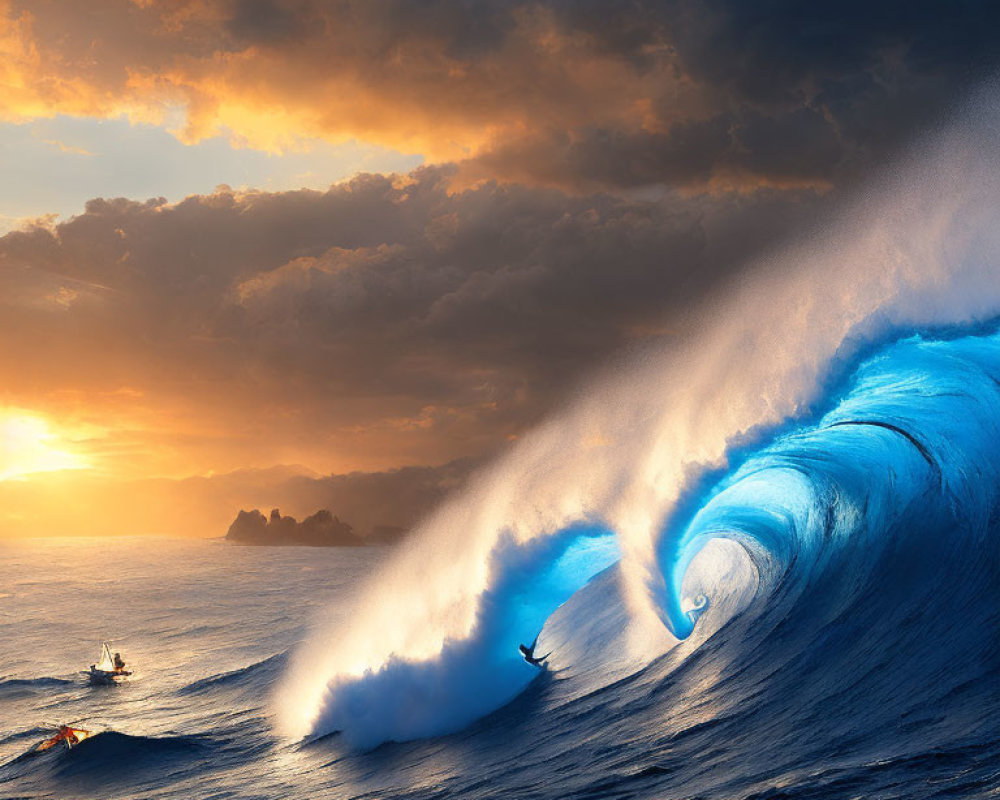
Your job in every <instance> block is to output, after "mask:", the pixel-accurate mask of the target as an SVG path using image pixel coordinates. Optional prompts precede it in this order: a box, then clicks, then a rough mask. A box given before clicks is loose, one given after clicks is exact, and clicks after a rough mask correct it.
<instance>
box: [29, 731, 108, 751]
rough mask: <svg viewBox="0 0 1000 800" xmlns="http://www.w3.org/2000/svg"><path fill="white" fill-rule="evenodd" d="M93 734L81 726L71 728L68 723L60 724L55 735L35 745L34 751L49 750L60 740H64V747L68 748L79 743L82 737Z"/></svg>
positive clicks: (85, 737)
mask: <svg viewBox="0 0 1000 800" xmlns="http://www.w3.org/2000/svg"><path fill="white" fill-rule="evenodd" d="M93 735H94V734H93V733H91V732H90V731H88V730H84V729H83V728H71V727H69V725H60V726H59V731H58V732H57V733H56V735H55V736H53V737H52V738H51V739H46V740H45V741H44V742H39V743H38V744H37V745H35V752H36V753H41V752H42V751H43V750H49V749H51V748H53V747H55V746H56V745H57V744H59V743H60V742H65V743H66V747H67V748H70V747H73V746H75V745H78V744H80V742H82V741H83V740H84V739H89V738H90V737H91V736H93Z"/></svg>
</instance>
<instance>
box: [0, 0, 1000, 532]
mask: <svg viewBox="0 0 1000 800" xmlns="http://www.w3.org/2000/svg"><path fill="white" fill-rule="evenodd" d="M998 16H1000V11H998V10H997V8H996V7H995V6H992V5H989V4H976V3H919V2H917V3H915V2H906V3H904V2H884V3H876V4H870V3H860V2H839V3H836V4H832V3H792V2H784V1H782V0H770V1H769V2H760V3H746V2H741V1H739V0H728V2H727V1H725V0H712V2H702V3H699V2H693V1H685V0H677V1H676V2H673V1H672V2H644V1H643V0H635V1H634V2H607V1H605V2H596V1H594V0H579V2H563V1H562V0H541V1H540V2H516V1H515V2H511V1H509V0H504V1H503V2H500V1H496V2H494V1H493V0H480V1H478V2H474V1H473V0H455V1H454V2H438V0H426V1H424V2H412V1H411V2H407V1H404V0H356V1H354V0H342V1H338V0H326V1H324V0H93V2H86V3H84V2H77V0H34V1H33V2H17V1H15V0H0V305H2V314H0V336H2V342H3V345H2V348H0V537H3V536H11V535H20V534H54V533H143V532H161V533H188V534H196V535H220V534H221V533H224V532H225V530H224V523H225V521H226V520H227V519H229V518H231V517H232V516H233V515H234V514H235V511H236V510H237V507H238V506H239V505H240V504H244V503H245V504H259V505H269V504H272V503H273V504H276V503H278V502H282V503H291V508H292V510H293V511H295V512H296V513H300V514H301V513H310V512H311V511H313V510H315V509H316V507H318V506H319V505H320V504H321V503H323V502H325V501H324V497H325V495H323V491H322V487H323V486H328V485H329V481H328V482H327V483H323V481H324V480H325V478H324V476H329V475H331V474H342V473H352V472H358V471H361V472H385V471H388V470H394V469H397V468H400V467H404V466H411V467H425V466H426V467H433V468H435V469H437V468H441V465H446V464H454V463H460V464H469V465H471V464H473V463H476V462H478V461H479V460H481V459H483V458H486V457H488V456H489V455H490V454H493V453H496V452H498V450H500V449H501V448H503V447H504V446H505V445H506V444H507V443H508V442H510V441H512V440H514V439H515V438H516V437H517V436H519V435H520V434H521V433H523V432H524V431H525V430H526V429H527V428H528V427H529V426H531V425H532V424H534V423H536V422H537V421H538V420H539V419H541V418H542V417H543V416H544V415H545V414H546V413H549V412H550V411H551V410H552V409H553V408H556V407H558V405H559V404H560V403H563V402H565V401H566V400H567V399H568V398H570V397H571V396H572V394H573V392H574V390H575V387H577V386H578V385H579V383H580V381H582V380H584V379H585V378H586V376H587V375H589V374H592V373H593V372H594V371H595V370H599V369H601V368H602V367H604V366H606V365H607V364H609V363H612V362H613V361H614V360H616V359H620V358H622V357H623V355H622V354H631V353H635V352H640V351H641V350H642V348H643V347H645V346H648V345H650V344H652V343H655V342H657V341H662V340H663V339H665V338H669V337H671V336H674V335H676V334H677V333H678V331H680V330H682V329H683V327H684V325H685V311H686V310H687V309H690V308H691V307H692V306H693V304H695V303H697V302H699V301H701V300H702V299H704V298H706V297H708V296H710V293H711V291H712V289H713V287H715V286H717V285H718V284H719V283H720V282H723V281H727V280H730V279H733V278H734V277H735V278H738V276H739V271H740V269H741V267H742V266H743V265H744V264H746V263H747V261H748V260H749V259H751V258H753V257H754V256H757V255H759V254H761V253H764V252H766V251H767V250H768V249H769V248H771V247H774V246H775V245H776V244H778V243H779V242H781V241H784V240H786V239H787V238H788V237H789V236H792V235H794V234H795V232H797V231H800V230H804V229H807V228H808V227H809V226H811V225H816V224H818V223H819V222H820V221H821V220H822V219H823V217H824V215H825V214H827V213H829V211H830V210H831V209H833V208H834V207H835V206H836V205H837V203H839V202H840V201H841V199H842V198H843V197H846V196H849V195H850V193H851V192H853V191H856V188H857V187H858V186H859V185H861V184H862V182H863V180H864V178H865V177H867V176H869V175H871V174H872V173H873V172H874V171H878V170H881V169H886V168H887V167H888V168H891V164H892V156H893V154H894V153H896V152H897V151H898V150H899V149H900V148H901V147H904V146H905V145H907V144H908V143H910V142H912V141H914V140H915V139H918V138H919V136H920V135H921V132H922V131H924V130H925V129H926V128H927V126H929V125H931V124H933V123H934V122H936V121H938V120H939V119H941V118H942V117H944V116H946V115H948V114H949V113H950V111H951V110H952V109H953V108H954V106H955V105H956V104H957V103H960V102H961V101H962V100H963V97H964V95H965V93H966V92H967V91H968V90H970V89H972V88H974V87H975V86H976V85H977V84H978V83H979V82H981V81H982V80H984V79H986V78H989V77H991V76H992V71H993V68H994V62H995V60H996V58H997V54H998V53H1000V49H998V48H997V47H996V45H995V43H994V41H993V39H994V36H995V33H994V31H995V23H996V22H997V17H998ZM862 22H863V24H861V23H862ZM442 469H445V472H442V473H440V475H441V476H442V477H441V478H440V481H441V482H440V484H438V483H434V480H437V479H433V480H432V479H430V478H428V477H427V475H428V474H429V473H425V472H420V473H419V474H420V475H421V476H422V477H421V478H420V480H422V481H430V483H428V484H427V485H431V484H433V487H434V488H433V491H432V492H431V493H432V494H434V493H435V492H438V491H439V490H440V491H444V490H445V489H446V488H447V486H448V485H452V483H454V481H456V480H458V478H457V477H456V475H458V474H461V473H462V469H467V467H463V468H462V469H458V470H457V472H456V468H455V467H454V466H451V467H448V468H442ZM231 473H234V474H232V475H231ZM407 474H411V473H407ZM413 474H417V473H413ZM435 474H438V473H435ZM227 476H228V477H227ZM292 479H295V480H298V481H299V483H297V484H296V486H297V487H298V488H297V489H296V490H295V491H292V490H291V489H289V488H288V487H289V485H290V484H289V480H292ZM191 480H203V481H208V483H207V484H204V485H202V484H199V485H200V486H203V488H202V489H199V490H198V492H194V493H192V491H191V490H190V487H191V486H192V484H191V483H185V482H186V481H188V482H189V481H191ZM221 480H225V481H228V483H225V484H223V483H220V482H219V481H221ZM212 481H216V483H212ZM308 481H312V482H313V483H312V484H309V485H308V487H312V488H309V491H306V488H308V487H307V483H305V482H308ZM212 487H214V488H212ZM224 487H228V488H224ZM304 487H305V488H304ZM195 495H196V497H195ZM182 496H184V497H187V498H188V499H187V500H186V501H183V502H182V501H181V500H179V498H181V497H182ZM435 496H437V495H436V494H435ZM192 498H194V499H192ZM185 502H186V503H187V505H185ZM334 510H336V509H334ZM358 513H359V514H360V513H361V512H358ZM405 516H406V513H404V512H402V511H400V512H399V515H397V517H395V518H393V519H392V520H385V521H386V522H393V523H400V524H409V523H410V522H412V520H407V519H403V517H405ZM349 521H350V520H349ZM376 521H377V520H376ZM220 525H221V526H222V529H221V530H220V529H219V526H220Z"/></svg>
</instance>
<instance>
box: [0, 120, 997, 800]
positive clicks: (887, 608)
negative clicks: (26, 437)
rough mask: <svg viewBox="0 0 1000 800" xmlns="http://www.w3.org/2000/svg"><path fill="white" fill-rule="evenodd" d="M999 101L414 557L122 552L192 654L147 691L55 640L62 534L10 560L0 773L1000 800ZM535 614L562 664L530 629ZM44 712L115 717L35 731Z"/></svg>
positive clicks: (91, 783) (470, 497) (768, 272)
mask: <svg viewBox="0 0 1000 800" xmlns="http://www.w3.org/2000/svg"><path fill="white" fill-rule="evenodd" d="M998 117H1000V115H998V114H997V113H996V109H995V108H994V107H993V106H992V105H990V104H988V103H986V102H980V103H979V105H978V108H977V110H976V112H975V113H974V114H970V115H969V116H968V118H967V119H965V120H964V121H963V122H962V124H961V125H958V126H956V127H955V128H953V129H952V130H951V131H950V132H948V133H946V134H944V135H942V136H940V137H939V138H937V139H936V140H935V141H934V142H931V143H926V144H924V145H923V146H921V147H919V148H917V150H916V151H915V152H914V153H912V154H911V156H910V158H909V160H908V161H907V162H906V163H904V164H902V165H897V167H896V168H895V169H893V170H890V171H887V173H886V175H885V176H883V178H882V180H881V182H880V184H879V186H878V187H877V188H876V189H872V190H871V191H870V192H869V194H867V195H866V196H865V197H864V198H862V199H860V200H859V201H858V203H857V204H855V205H854V206H853V207H852V208H850V209H848V210H847V211H845V212H844V213H843V214H842V215H841V217H840V218H838V220H836V221H833V222H831V224H830V226H829V228H828V229H827V230H825V231H822V232H819V233H815V234H813V235H811V236H809V237H804V238H803V239H802V241H801V242H799V243H798V244H796V245H793V246H791V247H789V248H788V249H787V250H786V251H784V252H783V253H781V254H779V255H777V256H775V257H774V258H772V259H769V260H767V261H765V262H762V263H760V264H758V265H756V266H755V267H754V268H753V269H752V270H751V271H750V272H749V273H746V274H744V277H743V278H742V279H741V281H740V283H739V284H738V285H733V286H730V287H727V288H725V289H724V290H723V291H721V292H720V294H719V295H718V296H717V297H716V298H715V299H714V300H713V301H712V302H711V303H710V304H708V305H706V306H705V307H703V308H701V309H699V310H698V312H697V314H695V315H693V316H692V318H691V319H690V320H688V322H687V327H686V331H687V332H686V333H685V334H684V335H683V336H681V337H678V340H677V341H676V342H675V343H674V345H673V346H672V347H671V348H669V350H667V351H666V352H662V353H656V354H646V355H645V356H644V357H643V358H642V359H641V361H639V362H638V363H635V364H632V365H631V366H629V367H628V368H623V369H622V370H620V371H618V372H616V373H613V374H607V375H605V376H603V378H602V379H601V380H600V381H598V382H596V383H595V384H594V385H593V386H592V387H591V388H590V389H589V390H588V391H586V392H584V393H582V394H581V396H580V397H579V399H578V400H577V402H576V403H575V404H574V405H573V406H572V407H571V408H569V409H567V410H566V411H565V412H564V413H562V414H560V415H558V416H556V417H554V418H553V419H551V420H550V421H549V422H548V423H546V424H545V425H543V426H541V427H540V428H539V429H537V430H536V431H534V432H533V433H532V434H530V435H528V436H526V437H524V439H522V440H521V441H520V442H519V443H518V444H517V445H516V446H515V447H514V448H513V449H512V450H511V451H510V452H509V453H508V454H506V455H505V456H504V457H503V458H502V459H500V460H499V461H498V462H496V463H495V464H493V465H492V466H490V467H489V468H487V469H485V470H483V471H482V472H481V474H479V475H478V476H477V478H476V480H475V481H474V482H473V485H472V487H471V488H470V489H469V490H468V491H467V492H466V493H465V494H463V495H462V496H460V497H456V498H454V499H453V500H452V501H450V502H449V503H448V504H447V505H445V506H444V507H442V508H441V509H439V510H438V512H437V513H436V514H434V515H432V516H431V517H430V518H429V519H428V520H426V521H425V523H424V524H423V525H422V526H421V529H420V530H419V531H417V532H416V533H415V534H414V535H413V536H412V537H411V538H410V539H409V540H408V541H407V542H406V543H405V544H404V545H403V546H402V547H401V548H400V549H398V550H395V551H390V552H383V553H381V554H380V555H379V554H375V553H373V552H367V553H358V552H356V551H350V552H347V551H327V552H324V553H323V554H322V555H321V556H319V557H317V556H316V555H315V553H313V552H306V553H304V552H302V551H299V550H296V551H293V552H287V551H284V552H281V553H280V554H279V555H276V556H275V557H274V559H271V560H270V561H268V563H267V564H266V565H263V564H261V563H260V562H261V561H262V560H265V559H266V558H267V557H266V556H263V555H262V551H259V550H255V551H249V554H248V551H246V550H243V551H237V552H239V557H238V558H235V559H234V558H233V553H234V549H233V548H226V547H225V546H224V545H222V544H220V543H183V544H182V543H162V544H161V546H160V554H159V555H157V554H155V553H154V552H153V551H152V549H151V547H150V545H149V544H148V543H144V542H141V541H137V540H128V542H126V543H119V544H107V545H105V546H104V549H103V550H102V554H101V558H104V559H106V560H107V559H111V560H112V561H114V564H115V566H114V570H115V571H114V576H115V577H114V582H112V583H111V584H109V587H108V588H107V589H106V591H108V592H110V591H112V589H113V590H114V591H119V590H120V589H121V586H122V585H123V582H124V585H125V586H126V587H127V588H128V591H129V597H130V601H131V603H132V605H133V606H134V610H131V609H130V611H129V615H130V616H129V617H128V619H124V620H122V626H123V628H125V629H126V630H125V633H126V635H127V637H128V639H129V641H130V643H134V647H133V650H134V651H135V652H134V654H133V658H134V659H135V660H136V661H137V663H140V664H142V663H145V664H150V665H152V664H161V663H164V664H166V665H167V666H166V667H164V668H163V669H162V670H160V669H159V667H158V671H154V670H149V671H148V673H147V674H146V675H144V676H143V675H137V680H136V681H135V682H134V683H133V684H132V685H131V686H128V687H122V688H121V689H120V690H118V689H115V690H112V691H110V692H108V691H105V692H101V693H99V694H98V693H95V692H94V691H93V690H92V689H89V688H87V687H85V686H83V685H81V683H80V681H79V679H78V678H76V677H74V675H72V674H67V673H66V671H65V670H66V667H65V664H66V663H68V662H67V659H69V658H70V655H71V654H70V653H69V652H65V653H61V654H60V653H57V654H55V655H52V654H50V653H49V650H50V644H51V643H52V642H66V641H70V642H73V641H81V642H82V641H83V640H85V639H86V640H87V641H89V642H94V641H100V638H101V633H100V631H98V630H97V628H98V627H99V626H97V624H96V623H95V621H94V619H93V618H88V617H87V616H86V615H83V614H73V615H69V616H67V615H65V614H63V613H62V612H63V611H64V606H63V605H62V603H61V600H62V599H64V595H65V594H66V592H68V591H69V590H68V589H66V588H65V587H61V588H59V589H58V590H57V589H55V588H52V589H51V590H46V589H44V587H45V586H47V585H48V584H47V583H46V581H48V582H50V583H51V582H56V583H57V584H58V583H59V582H60V581H62V580H63V578H60V577H58V576H59V575H61V574H62V573H58V572H54V571H53V570H54V569H55V566H54V565H53V561H52V559H53V548H54V547H55V545H53V544H52V543H51V542H49V543H43V542H36V543H22V544H19V545H17V546H16V547H15V546H13V545H12V546H9V547H8V548H7V549H5V550H3V551H0V560H2V564H0V566H2V572H0V574H2V575H3V576H4V577H3V578H2V584H0V593H2V594H3V595H5V596H4V598H3V600H2V601H0V602H3V603H4V604H5V606H4V607H3V611H4V616H3V618H2V620H0V629H2V630H3V633H4V641H5V643H7V647H6V648H5V652H4V653H3V654H2V655H0V674H2V675H5V676H8V677H7V678H6V679H4V680H3V681H0V728H2V731H0V733H2V736H3V737H4V738H3V740H2V741H0V756H2V757H3V759H4V761H5V764H4V766H2V767H0V787H2V790H3V793H4V794H12V795H15V794H16V795H23V796H57V797H61V796H74V797H76V796H94V797H97V796H100V797H109V796H121V797H137V796H149V797H192V796H199V797H246V798H250V797H261V798H276V797H322V796H328V797H338V798H347V797H369V798H444V797H469V798H479V797H482V798H494V797H495V798H501V797H503V798H510V797H516V798H585V797H586V798H612V797H620V798H626V797H629V798H632V797H634V798H640V797H656V798H694V797H698V798H760V799H761V800H762V799H763V798H779V797H780V798H840V797H844V798H852V797H880V798H897V797H898V798H907V799H908V800H912V799H915V798H931V797H942V798H943V797H962V798H976V797H983V798H986V797H995V796H996V795H997V793H998V791H1000V637H998V636H997V630H998V623H1000V530H998V527H1000V323H998V321H997V319H998V315H1000V146H998V142H997V141H996V134H995V132H996V130H998V129H1000V124H998V123H1000V119H998ZM747 275H749V277H747ZM64 544H65V546H66V547H70V548H72V547H76V548H77V549H78V551H79V552H77V553H76V555H75V556H73V558H71V559H70V558H67V561H66V563H65V564H64V565H63V567H64V570H63V572H66V571H68V572H69V574H71V575H73V574H76V573H75V572H74V570H77V571H79V572H80V576H79V580H80V581H81V586H82V585H83V583H82V582H83V581H84V579H85V577H84V570H85V569H86V567H87V565H86V560H87V556H86V551H85V550H84V549H83V545H80V544H76V545H73V544H69V543H64ZM189 551H190V552H189ZM59 552H66V551H59ZM164 553H165V554H166V555H163V554H164ZM251 556H252V557H251ZM189 559H190V560H189ZM191 564H200V565H201V566H200V567H198V568H196V569H194V570H192V568H191V566H190V565H191ZM109 577H110V576H109ZM177 586H182V587H184V590H183V591H180V590H178V589H177V588H176V587H177ZM40 587H42V588H40ZM166 587H171V588H169V589H168V588H166ZM99 591H100V590H99ZM164 593H168V596H167V597H166V598H165V597H164ZM94 602H96V600H95V601H94ZM539 631H540V632H541V634H540V638H539V648H540V652H543V653H547V652H549V651H552V653H553V655H552V656H551V658H550V659H549V661H548V662H547V663H548V669H546V670H538V669H536V668H535V667H533V666H531V665H529V664H526V663H525V662H524V661H523V660H521V658H520V654H519V653H518V650H517V646H518V644H519V643H522V642H524V643H529V642H531V640H532V639H533V638H534V637H535V636H536V634H538V633H539ZM67 646H68V645H67ZM39 652H41V653H43V654H44V655H43V657H41V658H40V659H36V658H35V655H34V654H37V653H39ZM26 653H31V654H32V657H31V658H25V657H24V655H25V654H26ZM57 656H58V657H59V659H61V660H58V659H57ZM192 663H193V664H194V665H195V666H194V667H192ZM192 670H193V672H194V673H195V674H193V675H192ZM52 717H58V719H57V720H56V721H59V722H61V721H66V720H68V719H76V718H78V717H87V718H89V719H91V720H92V721H93V723H94V724H96V725H99V726H101V728H102V730H105V731H106V732H105V733H101V734H100V735H98V736H95V737H93V738H91V739H88V740H86V741H84V742H82V743H81V744H80V745H79V746H77V747H76V748H74V749H73V750H71V751H60V752H57V753H53V754H51V756H46V757H44V758H43V757H41V756H39V757H32V758H25V757H21V756H19V754H20V753H22V752H23V751H24V750H26V749H27V747H28V746H29V745H30V743H31V742H32V741H33V740H34V739H37V738H41V736H42V733H43V731H42V730H41V726H42V725H43V723H44V722H45V721H46V720H48V719H50V718H52Z"/></svg>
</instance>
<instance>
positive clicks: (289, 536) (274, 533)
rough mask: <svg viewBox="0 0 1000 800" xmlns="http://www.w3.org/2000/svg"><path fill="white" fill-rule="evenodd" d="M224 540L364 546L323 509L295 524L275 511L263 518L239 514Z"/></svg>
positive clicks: (244, 542) (360, 539) (361, 540)
mask: <svg viewBox="0 0 1000 800" xmlns="http://www.w3.org/2000/svg"><path fill="white" fill-rule="evenodd" d="M226 539H227V540H229V541H231V542H237V543H239V544H259V545H306V546H309V547H356V546H358V545H363V544H365V542H364V540H363V539H362V538H361V537H360V536H358V535H356V534H355V533H354V529H353V528H352V527H351V526H350V525H348V524H347V523H346V522H342V521H341V520H340V519H339V518H337V517H335V516H334V515H333V514H331V513H330V512H329V511H327V510H326V509H322V510H320V511H317V512H316V513H315V514H313V515H312V516H311V517H306V518H305V519H304V520H302V522H298V521H297V520H296V519H295V517H283V516H281V512H280V511H278V509H276V508H275V509H273V510H272V511H271V515H270V517H265V516H264V515H263V514H262V513H261V512H260V511H258V510H257V509H256V508H255V509H253V511H240V513H239V514H237V515H236V519H235V520H233V524H232V525H230V526H229V531H228V533H226Z"/></svg>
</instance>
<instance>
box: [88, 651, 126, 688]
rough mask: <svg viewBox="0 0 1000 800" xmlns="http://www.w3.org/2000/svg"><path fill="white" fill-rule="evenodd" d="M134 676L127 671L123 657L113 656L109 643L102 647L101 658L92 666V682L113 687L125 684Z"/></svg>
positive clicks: (116, 654)
mask: <svg viewBox="0 0 1000 800" xmlns="http://www.w3.org/2000/svg"><path fill="white" fill-rule="evenodd" d="M131 675H132V671H131V670H127V669H125V662H124V661H122V660H121V656H120V655H119V654H118V653H115V655H114V657H112V655H111V648H110V647H108V643H107V642H104V643H103V645H101V658H100V660H99V661H98V662H97V663H96V664H91V665H90V682H91V683H92V684H95V685H98V686H113V685H115V684H119V683H125V681H127V680H128V679H129V677H130V676H131Z"/></svg>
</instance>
